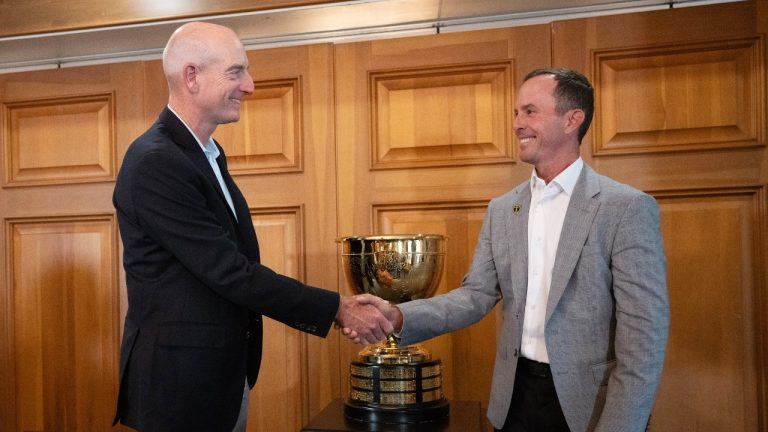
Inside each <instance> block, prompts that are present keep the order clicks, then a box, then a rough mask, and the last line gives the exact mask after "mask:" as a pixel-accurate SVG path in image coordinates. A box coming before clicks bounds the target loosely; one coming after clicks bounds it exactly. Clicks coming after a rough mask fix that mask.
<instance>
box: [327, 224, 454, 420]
mask: <svg viewBox="0 0 768 432" xmlns="http://www.w3.org/2000/svg"><path fill="white" fill-rule="evenodd" d="M339 242H340V243H342V253H341V257H342V261H343V265H344V269H345V272H346V275H347V279H348V280H349V282H350V283H351V285H352V289H353V291H355V292H356V293H357V294H364V293H367V294H372V295H375V296H378V297H381V298H383V299H384V300H387V301H389V302H390V303H395V304H400V303H404V302H407V301H410V300H415V299H422V298H429V297H431V296H432V295H433V294H434V293H435V291H436V290H437V286H438V283H439V282H440V276H441V274H442V271H443V261H444V258H445V237H444V236H441V235H436V234H407V235H381V236H368V237H359V236H352V237H344V238H341V239H339ZM344 412H345V414H346V416H347V417H348V418H350V419H352V420H357V421H362V422H375V423H392V424H403V423H426V422H441V421H444V420H445V419H447V416H448V402H447V401H446V400H445V397H444V396H443V390H442V365H441V362H440V360H439V359H432V358H431V355H430V354H429V352H428V351H426V350H424V349H422V348H421V347H419V346H416V345H414V346H405V347H401V346H399V344H398V341H397V339H396V338H395V337H394V336H392V335H390V336H389V337H388V338H387V340H386V341H384V342H381V343H379V344H377V345H372V346H370V347H367V348H365V349H363V350H362V351H361V352H360V353H359V354H358V360H357V361H353V362H352V363H351V364H350V392H349V399H348V400H347V402H346V404H345V411H344Z"/></svg>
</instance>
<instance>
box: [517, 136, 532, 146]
mask: <svg viewBox="0 0 768 432" xmlns="http://www.w3.org/2000/svg"><path fill="white" fill-rule="evenodd" d="M517 139H518V140H519V141H520V144H528V143H529V142H531V141H533V140H534V137H517Z"/></svg>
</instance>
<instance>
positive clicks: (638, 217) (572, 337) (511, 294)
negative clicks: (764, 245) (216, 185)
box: [379, 69, 669, 432]
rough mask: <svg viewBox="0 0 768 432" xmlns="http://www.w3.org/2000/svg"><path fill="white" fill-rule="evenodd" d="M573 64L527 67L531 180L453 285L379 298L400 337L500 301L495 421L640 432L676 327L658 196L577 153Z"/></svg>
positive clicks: (585, 113) (463, 318) (476, 314)
mask: <svg viewBox="0 0 768 432" xmlns="http://www.w3.org/2000/svg"><path fill="white" fill-rule="evenodd" d="M593 93H594V92H593V89H592V86H591V85H590V83H589V81H588V80H587V79H586V78H585V77H584V76H583V75H581V74H579V73H578V72H575V71H571V70H563V69H543V70H535V71H533V72H531V73H530V74H529V75H528V76H526V78H525V80H524V82H523V84H522V86H521V88H520V91H519V93H518V98H517V102H516V108H515V121H514V127H515V131H516V134H517V137H518V140H519V144H520V158H521V159H522V160H523V161H525V162H528V163H530V164H532V165H533V166H534V170H533V173H532V176H531V179H530V180H529V181H526V182H524V183H523V184H521V185H519V186H518V187H516V188H514V189H513V190H512V191H510V192H508V193H506V194H505V195H503V196H501V197H498V198H496V199H494V200H492V201H491V202H490V205H489V207H488V212H487V214H486V217H485V221H484V223H483V227H482V230H481V232H480V235H479V238H478V243H477V248H476V250H475V254H474V257H473V261H472V265H471V267H470V268H469V271H468V272H467V274H466V276H465V278H464V281H463V282H462V284H461V286H460V287H459V288H456V289H454V290H452V291H450V292H448V293H446V294H444V295H441V296H437V297H434V298H431V299H426V300H415V301H411V302H407V303H404V304H401V305H399V310H398V308H397V307H388V305H387V304H386V303H384V302H383V301H381V302H380V303H379V307H380V308H381V309H383V311H384V312H385V315H387V316H388V317H389V318H390V319H392V320H393V323H394V327H395V329H396V331H399V335H400V336H401V343H402V344H404V345H407V344H412V343H415V342H418V341H422V340H425V339H428V338H432V337H435V336H438V335H440V334H443V333H447V332H451V331H454V330H457V329H461V328H464V327H467V326H469V325H471V324H473V323H475V322H477V321H479V320H480V319H481V318H483V316H485V315H486V314H487V313H489V312H490V311H491V309H492V308H493V307H494V305H495V304H496V303H497V302H499V301H501V303H502V315H503V324H502V326H501V330H500V332H499V334H498V340H497V351H496V360H495V367H494V371H493V384H492V388H491V396H490V401H489V406H488V418H489V419H490V421H491V423H492V424H493V425H494V427H495V428H497V430H502V431H529V432H530V431H543V432H556V431H568V430H570V431H573V432H582V431H601V432H620V431H633V432H635V431H643V430H645V429H646V426H647V424H648V422H649V418H650V413H651V410H652V407H653V402H654V398H655V395H656V389H657V387H658V383H659V377H660V375H661V369H662V363H663V360H664V351H665V347H666V343H667V333H668V326H669V304H668V299H667V288H666V259H665V256H664V251H663V245H662V239H661V235H660V232H659V210H658V206H657V204H656V202H655V200H654V199H653V198H652V197H650V196H649V195H647V194H644V193H642V192H640V191H638V190H636V189H633V188H631V187H629V186H626V185H623V184H620V183H617V182H616V181H613V180H611V179H609V178H607V177H604V176H601V175H599V174H597V173H595V172H594V171H593V170H592V169H591V168H590V167H589V166H587V165H586V164H584V162H583V161H582V160H581V158H580V156H579V145H580V143H581V139H582V137H583V136H584V134H585V133H586V131H587V129H588V128H589V124H590V122H591V118H592V112H593V106H594V102H593V100H594V96H593Z"/></svg>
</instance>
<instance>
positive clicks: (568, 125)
mask: <svg viewBox="0 0 768 432" xmlns="http://www.w3.org/2000/svg"><path fill="white" fill-rule="evenodd" d="M582 123H584V111H582V110H580V109H572V110H570V111H568V114H566V122H565V131H566V132H567V133H571V132H573V131H578V129H579V127H581V124H582Z"/></svg>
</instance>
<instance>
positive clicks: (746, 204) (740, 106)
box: [553, 2, 768, 431]
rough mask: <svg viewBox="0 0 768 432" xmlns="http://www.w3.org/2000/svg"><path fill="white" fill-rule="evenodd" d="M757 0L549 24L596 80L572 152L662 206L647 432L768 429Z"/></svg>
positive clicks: (761, 49)
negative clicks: (665, 322)
mask: <svg viewBox="0 0 768 432" xmlns="http://www.w3.org/2000/svg"><path fill="white" fill-rule="evenodd" d="M765 6H766V5H765V2H739V3H731V4H723V5H717V6H706V7H696V8H682V9H679V10H668V11H659V12H649V13H642V14H627V15H619V16H614V17H610V18H608V17H597V18H588V19H583V20H573V21H562V22H557V23H554V24H553V29H554V32H553V34H554V35H555V36H554V39H553V49H554V53H555V55H554V65H555V66H566V67H573V68H576V69H580V70H582V71H584V72H585V73H586V74H587V75H588V76H589V77H590V79H592V81H593V83H594V84H595V88H596V112H595V123H594V124H593V127H592V132H591V133H590V134H588V135H587V137H586V138H585V140H584V142H583V144H582V148H583V150H582V155H583V156H584V158H585V159H586V160H587V161H588V162H589V163H591V164H592V165H593V166H594V167H595V168H596V169H597V170H598V171H599V172H601V173H603V174H606V175H609V176H611V177H613V178H616V179H617V180H619V181H622V182H625V183H628V184H630V185H633V186H635V187H637V188H640V189H643V190H646V191H649V192H651V193H653V194H654V195H655V196H656V197H657V198H658V199H659V203H660V205H661V223H662V230H663V236H664V243H665V248H666V254H667V261H668V288H669V293H670V307H671V326H670V337H669V344H668V347H667V349H668V354H667V358H666V362H665V367H664V371H663V375H662V380H661V384H660V389H659V394H658V399H657V402H656V406H655V409H654V413H653V419H652V423H651V430H654V431H678V430H700V431H710V430H712V431H714V430H730V431H756V430H764V429H765V426H766V424H765V418H766V390H765V388H766V387H765V383H766V372H765V370H766V368H765V365H766V356H765V352H764V349H763V348H762V346H763V344H764V339H765V337H764V335H765V333H766V320H765V319H764V318H763V316H764V314H765V305H766V298H765V297H766V294H765V284H766V275H765V267H766V264H765V257H766V249H768V244H767V240H766V237H765V234H764V233H765V223H766V222H765V221H766V216H767V215H766V211H767V210H766V206H765V197H764V195H765V184H766V183H767V182H768V177H766V173H767V172H768V171H766V167H768V165H767V164H766V163H767V162H768V154H767V153H766V147H765V146H766V118H767V116H766V111H765V107H766V69H765V42H764V36H763V35H762V33H761V32H764V31H765V24H764V23H765V16H766V15H765ZM759 8H762V16H763V19H762V21H761V22H763V27H762V30H761V29H760V28H759V25H758V20H757V17H758V16H759V13H758V12H759ZM715 22H716V23H718V24H717V25H712V24H713V23H715Z"/></svg>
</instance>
